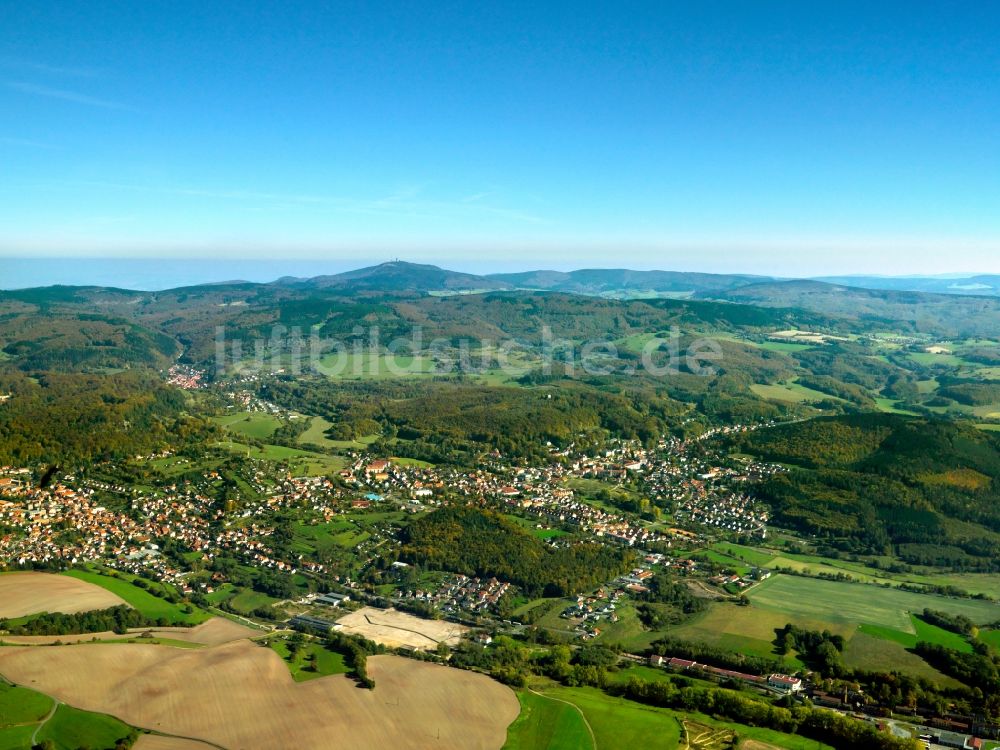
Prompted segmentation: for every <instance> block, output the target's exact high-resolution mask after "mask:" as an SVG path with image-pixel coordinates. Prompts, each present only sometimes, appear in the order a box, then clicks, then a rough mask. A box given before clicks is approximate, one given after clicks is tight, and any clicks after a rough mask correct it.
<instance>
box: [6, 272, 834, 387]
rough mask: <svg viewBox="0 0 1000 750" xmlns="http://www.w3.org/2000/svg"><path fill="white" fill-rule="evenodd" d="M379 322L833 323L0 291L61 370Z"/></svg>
mask: <svg viewBox="0 0 1000 750" xmlns="http://www.w3.org/2000/svg"><path fill="white" fill-rule="evenodd" d="M359 325H360V326H363V327H365V328H371V327H378V329H379V331H380V334H381V336H382V340H383V341H390V340H391V339H392V338H394V337H397V336H406V335H409V334H411V333H412V332H413V331H414V330H416V329H418V328H419V329H420V330H421V332H422V335H423V336H424V338H425V339H426V340H428V341H429V340H431V339H435V338H440V339H445V340H450V339H457V338H469V339H473V340H481V339H490V340H492V341H494V342H498V341H500V340H503V339H507V338H511V339H518V340H523V341H525V342H527V343H531V342H534V343H539V342H540V341H541V339H542V336H543V331H545V330H548V331H549V332H550V334H551V336H553V337H556V338H568V339H574V340H586V339H604V340H612V341H613V340H617V339H619V338H623V337H627V336H630V335H633V334H637V333H650V332H662V331H665V330H667V329H669V328H670V327H671V326H678V327H679V328H681V329H682V330H683V331H685V332H704V331H708V330H712V331H729V332H734V333H735V332H739V331H743V330H745V329H753V330H758V329H760V330H764V329H767V330H776V329H781V328H789V327H806V328H808V327H826V328H831V327H834V328H835V327H836V325H837V321H836V320H835V319H832V318H829V317H827V316H824V315H819V314H815V313H809V312H804V311H796V310H786V309H775V308H764V307H759V306H752V305H734V304H727V303H719V302H712V301H688V300H683V301H681V300H670V299H656V300H635V301H617V300H604V299H598V298H595V297H586V296H580V295H571V294H560V293H552V292H516V291H515V292H491V293H484V294H475V295H454V296H447V297H434V296H429V295H427V294H425V293H423V292H414V291H407V290H400V289H395V290H384V291H375V290H367V289H366V290H345V289H342V288H340V287H330V288H316V287H310V286H301V285H267V284H242V283H241V284H226V285H206V286H199V287H188V288H183V289H174V290H169V291H165V292H156V293H152V292H128V291H123V290H106V289H98V288H83V287H81V288H75V287H49V288H46V289H32V290H23V291H14V292H0V350H2V351H4V352H5V353H6V354H7V355H8V356H11V357H19V358H23V359H24V360H25V361H26V362H27V363H28V365H29V366H31V367H35V368H44V367H46V366H47V365H48V364H49V363H52V364H55V365H57V366H58V367H59V368H60V369H74V368H87V367H94V366H105V367H107V366H122V365H128V364H142V365H149V366H154V367H159V366H162V365H163V363H164V362H165V361H167V360H169V359H172V358H173V357H175V356H176V355H177V354H178V353H180V352H183V356H184V358H185V359H186V360H187V361H189V362H192V363H201V362H208V361H211V360H212V359H213V357H214V355H215V345H216V336H217V332H218V329H219V328H220V327H221V328H222V329H224V330H225V332H226V338H227V339H228V340H230V341H233V340H242V341H247V342H249V341H251V340H253V339H268V338H269V337H270V336H271V334H272V330H273V328H274V327H275V326H282V327H283V328H284V329H286V330H289V329H296V328H297V329H299V330H301V331H314V332H316V333H317V334H318V335H319V336H321V337H323V338H332V339H340V340H343V339H346V338H348V337H350V336H351V335H355V334H354V333H353V332H354V330H355V328H356V327H357V326H359Z"/></svg>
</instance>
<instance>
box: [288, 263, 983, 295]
mask: <svg viewBox="0 0 1000 750" xmlns="http://www.w3.org/2000/svg"><path fill="white" fill-rule="evenodd" d="M810 283H814V284H821V285H823V286H822V287H815V288H816V289H817V290H818V289H822V288H828V287H831V286H832V287H851V288H855V289H867V290H881V291H890V292H918V293H927V294H950V295H959V296H1000V275H997V274H994V275H991V274H979V275H972V276H956V277H948V278H944V277H921V276H915V277H893V276H863V275H859V276H827V277H816V278H807V279H796V278H787V277H786V278H780V277H775V276H762V275H755V274H739V273H734V274H725V273H701V272H695V271H660V270H650V271H638V270H633V269H628V268H581V269H578V270H575V271H554V270H533V271H521V272H515V273H491V274H474V273H465V272H461V271H452V270H449V269H445V268H441V267H439V266H435V265H430V264H424V263H410V262H407V261H399V260H396V261H389V262H387V263H381V264H379V265H376V266H369V267H366V268H359V269H356V270H353V271H347V272H345V273H339V274H333V275H325V276H315V277H311V278H296V277H284V278H281V279H278V280H277V281H275V282H274V284H277V285H280V286H295V287H304V288H316V289H327V288H335V287H341V288H353V289H370V290H377V291H407V292H415V291H423V292H473V291H480V292H482V291H503V290H514V289H526V290H532V291H546V292H565V293H568V294H585V295H590V296H619V297H641V296H649V295H657V294H661V295H663V296H692V297H703V298H711V297H715V296H717V295H718V296H720V297H725V295H727V294H729V293H731V292H734V291H735V290H738V289H742V288H745V287H752V286H757V285H762V284H791V285H799V288H802V287H801V285H802V284H810Z"/></svg>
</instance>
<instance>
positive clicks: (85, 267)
mask: <svg viewBox="0 0 1000 750" xmlns="http://www.w3.org/2000/svg"><path fill="white" fill-rule="evenodd" d="M392 260H400V261H403V262H407V263H414V264H424V265H435V266H438V267H441V268H444V269H446V270H449V271H456V272H460V273H470V274H476V275H488V274H501V273H518V272H527V271H559V272H568V271H577V270H583V269H590V270H611V269H628V270H632V271H673V272H681V273H710V274H716V273H719V274H733V275H747V276H761V277H770V278H776V279H787V280H790V279H822V278H852V277H856V278H885V279H907V278H911V279H935V278H936V279H948V278H967V277H971V276H980V275H991V274H990V272H989V271H980V272H952V273H942V274H913V273H899V274H866V273H852V272H846V273H832V274H815V275H800V276H793V275H782V274H778V273H758V272H744V271H740V270H736V269H734V270H731V271H709V270H705V269H700V268H697V267H690V268H675V267H669V266H664V267H645V268H643V267H632V266H628V265H605V266H594V265H573V264H572V263H563V264H559V267H555V266H543V265H537V266H530V265H525V264H522V263H507V264H505V263H496V262H488V261H479V262H465V263H462V262H459V263H447V262H444V263H441V262H433V261H426V260H414V259H410V258H398V259H396V258H368V259H364V258H358V259H355V260H340V259H310V258H297V259H287V260H273V259H253V258H233V259H207V258H166V257H165V258H107V257H103V258H102V257H77V258H6V259H3V261H4V262H3V273H2V275H0V289H4V290H13V289H27V288H32V287H41V286H56V285H60V286H107V287H118V288H122V289H134V290H137V291H159V290H164V289H171V288H177V287H181V286H195V285H199V284H216V283H224V282H230V281H247V282H252V283H268V282H272V281H276V280H278V279H280V278H282V277H286V276H289V277H299V278H311V277H315V276H325V275H334V274H338V273H344V272H346V271H353V270H357V269H360V268H366V267H369V266H376V265H380V264H382V263H386V262H390V261H392Z"/></svg>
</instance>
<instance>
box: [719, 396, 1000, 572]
mask: <svg viewBox="0 0 1000 750" xmlns="http://www.w3.org/2000/svg"><path fill="white" fill-rule="evenodd" d="M733 447H734V448H735V449H736V450H739V451H743V452H746V453H750V454H753V455H756V456H758V457H760V458H763V459H767V460H770V461H776V462H780V463H783V464H786V465H787V466H788V468H789V471H787V472H785V473H782V474H779V475H777V476H776V477H774V478H773V479H771V480H769V481H767V482H766V483H764V484H763V485H762V486H761V487H760V488H759V491H760V496H761V499H762V500H764V501H765V502H767V503H768V504H770V505H771V506H772V508H773V510H774V513H775V520H776V522H777V523H778V524H779V525H785V526H787V527H791V528H794V529H797V530H799V531H801V532H804V533H807V534H815V535H817V536H819V537H821V538H825V539H827V540H828V541H829V543H830V544H831V545H833V546H835V547H839V548H841V549H845V550H850V551H859V552H868V553H875V554H882V553H886V552H889V551H890V550H891V551H895V552H897V553H898V554H899V556H900V557H902V558H903V559H904V560H908V561H910V562H913V563H933V564H942V565H950V566H953V567H955V568H956V569H975V570H985V569H989V570H993V569H996V568H997V565H998V561H997V556H998V554H1000V534H998V532H1000V439H998V438H997V437H996V436H995V435H994V434H992V433H987V432H983V431H981V430H977V429H975V428H973V427H971V426H968V425H964V424H961V423H953V422H945V421H941V420H931V419H914V418H907V417H902V416H897V415H889V414H861V415H845V416H839V417H830V418H818V419H813V420H810V421H806V422H798V423H794V424H787V425H782V426H779V427H775V428H772V429H767V430H760V431H758V432H756V433H753V434H750V435H746V436H741V437H739V438H737V439H735V440H733Z"/></svg>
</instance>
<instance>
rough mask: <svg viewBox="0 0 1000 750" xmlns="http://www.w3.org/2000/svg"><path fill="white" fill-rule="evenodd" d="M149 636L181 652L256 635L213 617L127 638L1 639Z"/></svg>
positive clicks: (21, 641)
mask: <svg viewBox="0 0 1000 750" xmlns="http://www.w3.org/2000/svg"><path fill="white" fill-rule="evenodd" d="M145 634H149V636H150V642H159V643H166V644H169V645H173V646H177V647H179V648H183V647H185V646H218V645H220V644H223V643H229V642H230V641H237V640H240V639H241V638H252V637H254V636H258V635H260V634H261V633H260V631H259V630H253V629H252V628H248V627H245V626H243V625H240V624H239V623H236V622H233V621H232V620H227V619H226V618H225V617H213V618H211V619H209V620H206V621H205V622H203V623H202V624H201V625H196V626H195V627H193V628H182V627H167V628H133V629H131V630H130V631H129V633H128V635H122V634H121V633H113V632H111V631H106V632H103V633H81V634H79V635H5V636H4V638H3V640H4V642H5V643H11V644H14V645H15V646H18V645H23V646H44V645H48V644H52V643H56V642H61V643H87V642H90V641H92V640H94V639H97V640H99V641H121V640H124V639H128V638H135V637H138V636H143V635H145Z"/></svg>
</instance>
